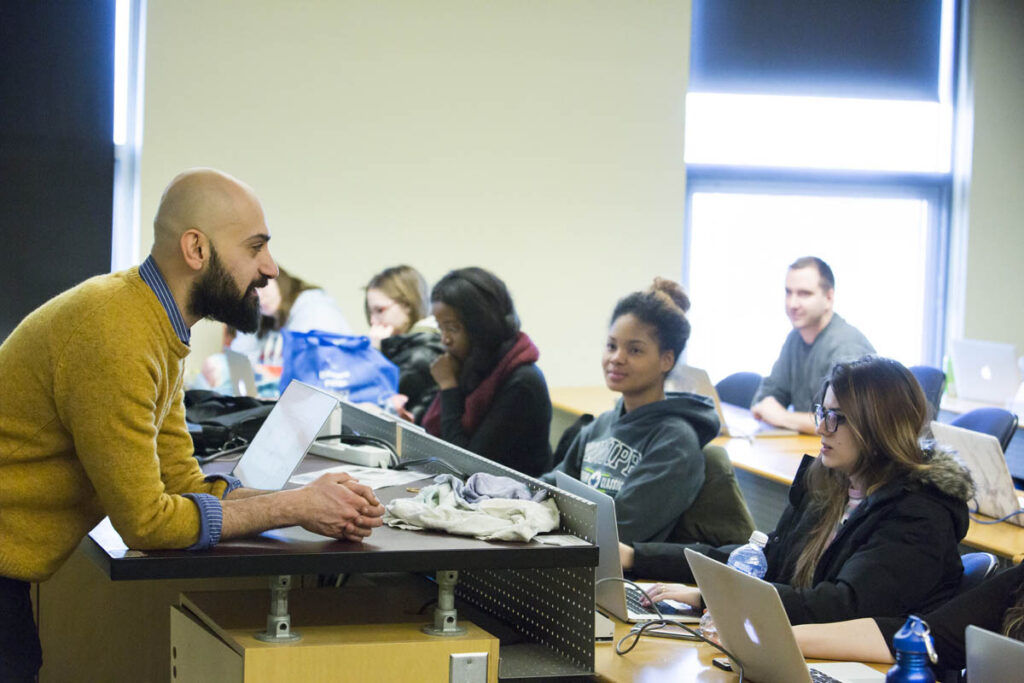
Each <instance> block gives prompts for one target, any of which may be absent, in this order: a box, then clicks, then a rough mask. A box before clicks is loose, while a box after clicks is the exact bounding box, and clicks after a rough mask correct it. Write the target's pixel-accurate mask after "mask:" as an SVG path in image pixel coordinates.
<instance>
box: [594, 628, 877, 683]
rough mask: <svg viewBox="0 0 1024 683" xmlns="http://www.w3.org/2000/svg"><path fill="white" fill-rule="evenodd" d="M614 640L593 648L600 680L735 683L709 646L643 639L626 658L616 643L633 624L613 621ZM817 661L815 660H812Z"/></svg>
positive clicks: (660, 639) (656, 682)
mask: <svg viewBox="0 0 1024 683" xmlns="http://www.w3.org/2000/svg"><path fill="white" fill-rule="evenodd" d="M612 621H613V622H614V623H615V639H614V640H613V641H612V642H610V643H597V644H596V645H595V646H594V670H595V672H596V674H597V676H596V678H597V680H599V681H611V682H614V683H626V682H632V683H641V682H642V683H662V681H701V682H702V683H703V682H705V681H707V682H709V683H716V682H718V681H736V680H738V678H739V677H738V676H737V675H736V674H735V673H729V672H726V671H722V670H721V669H719V668H717V667H715V666H714V665H713V664H712V663H711V660H712V659H714V658H715V657H722V656H724V655H722V653H721V652H719V651H718V650H716V649H715V648H713V647H711V646H710V645H708V644H706V643H695V642H690V641H686V640H670V639H668V638H648V637H644V638H641V640H640V642H639V643H637V645H636V647H635V648H633V650H632V651H631V652H629V653H628V654H625V655H618V654H616V653H615V643H617V642H618V641H619V639H620V638H622V637H623V636H624V635H626V634H627V633H629V629H630V627H631V624H627V623H624V622H622V621H619V620H618V619H615V618H613V619H612ZM811 661H815V660H811ZM868 666H870V667H872V668H873V669H876V670H878V671H882V672H885V671H888V670H889V667H890V666H892V665H891V664H874V663H868Z"/></svg>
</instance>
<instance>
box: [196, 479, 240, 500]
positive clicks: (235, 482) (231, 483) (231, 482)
mask: <svg viewBox="0 0 1024 683" xmlns="http://www.w3.org/2000/svg"><path fill="white" fill-rule="evenodd" d="M218 479H220V480H222V481H224V482H226V483H227V485H228V487H227V488H226V489H224V495H223V496H221V498H226V497H227V495H228V494H229V493H231V492H232V491H234V490H235V489H239V488H242V480H241V479H239V478H238V477H232V476H231V475H230V474H208V475H206V479H204V481H207V482H211V481H217V480H218Z"/></svg>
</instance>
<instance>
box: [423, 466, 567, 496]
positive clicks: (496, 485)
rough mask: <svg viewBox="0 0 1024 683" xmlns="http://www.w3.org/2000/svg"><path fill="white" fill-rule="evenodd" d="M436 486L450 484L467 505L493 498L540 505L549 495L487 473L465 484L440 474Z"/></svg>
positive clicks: (448, 475)
mask: <svg viewBox="0 0 1024 683" xmlns="http://www.w3.org/2000/svg"><path fill="white" fill-rule="evenodd" d="M434 483H435V484H449V485H451V487H452V491H454V492H455V495H456V497H457V498H459V499H461V500H463V501H465V502H467V503H471V504H472V503H479V502H480V501H481V500H489V499H491V498H508V499H511V500H532V501H533V502H534V503H539V502H541V501H543V500H544V499H545V498H547V496H548V493H547V491H544V490H543V489H541V490H540V491H537V492H536V493H532V492H531V491H530V487H528V486H527V485H526V484H524V483H523V482H521V481H518V480H516V479H513V478H512V477H502V476H498V475H496V474H487V473H486V472H477V473H476V474H472V475H470V477H469V479H467V480H466V482H465V483H463V482H462V480H461V479H459V478H458V477H456V476H454V475H451V474H439V475H437V476H436V477H434Z"/></svg>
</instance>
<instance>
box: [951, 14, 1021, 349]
mask: <svg viewBox="0 0 1024 683" xmlns="http://www.w3.org/2000/svg"><path fill="white" fill-rule="evenodd" d="M971 5H972V11H971V17H970V35H971V46H970V50H971V52H970V55H971V61H972V67H973V68H972V71H973V82H974V149H973V164H972V170H971V186H970V197H969V202H970V213H969V216H970V223H969V228H968V230H969V232H968V251H967V291H966V298H965V312H964V336H966V337H970V338H975V339H992V340H996V341H1003V342H1011V343H1013V344H1015V345H1016V346H1017V352H1018V353H1020V354H1024V124H1022V119H1021V112H1022V111H1024V4H1022V3H1021V2H1020V0H972V2H971Z"/></svg>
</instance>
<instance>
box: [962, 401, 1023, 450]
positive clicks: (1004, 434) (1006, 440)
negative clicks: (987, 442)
mask: <svg viewBox="0 0 1024 683" xmlns="http://www.w3.org/2000/svg"><path fill="white" fill-rule="evenodd" d="M950 424H952V425H953V426H954V427H963V428H964V429H970V430H971V431H974V432H981V433H982V434H991V435H992V436H994V437H996V438H997V439H999V444H1000V445H1001V446H1002V447H1003V453H1005V452H1006V449H1007V448H1009V447H1010V441H1011V440H1012V439H1013V435H1014V434H1015V433H1016V432H1017V416H1016V415H1014V414H1013V413H1011V412H1010V411H1009V410H1003V409H1002V408H975V409H974V410H972V411H970V412H967V413H964V414H963V415H961V416H959V417H958V418H956V419H955V420H953V422H951V423H950Z"/></svg>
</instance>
